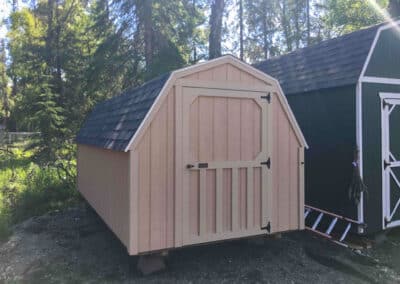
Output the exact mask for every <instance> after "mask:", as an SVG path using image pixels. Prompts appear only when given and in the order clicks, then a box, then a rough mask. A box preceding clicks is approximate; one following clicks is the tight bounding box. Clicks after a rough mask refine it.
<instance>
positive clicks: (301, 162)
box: [298, 146, 305, 230]
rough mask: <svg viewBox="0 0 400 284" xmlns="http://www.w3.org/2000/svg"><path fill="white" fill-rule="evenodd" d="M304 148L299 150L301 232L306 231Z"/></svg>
mask: <svg viewBox="0 0 400 284" xmlns="http://www.w3.org/2000/svg"><path fill="white" fill-rule="evenodd" d="M304 151H305V148H304V146H301V147H299V148H298V156H299V157H298V161H299V230H304V228H305V225H304V205H305V204H304Z"/></svg>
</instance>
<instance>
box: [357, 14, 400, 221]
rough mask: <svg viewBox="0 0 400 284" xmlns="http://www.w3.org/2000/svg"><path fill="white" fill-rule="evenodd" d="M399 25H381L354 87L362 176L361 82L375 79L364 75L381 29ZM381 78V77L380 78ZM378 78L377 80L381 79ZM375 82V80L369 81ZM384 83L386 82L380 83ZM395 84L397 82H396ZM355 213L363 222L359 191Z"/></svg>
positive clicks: (395, 23) (394, 23)
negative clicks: (358, 200)
mask: <svg viewBox="0 0 400 284" xmlns="http://www.w3.org/2000/svg"><path fill="white" fill-rule="evenodd" d="M396 25H397V26H398V25H400V20H399V21H396V22H393V23H389V24H386V25H383V26H381V27H380V28H379V29H378V31H377V32H376V34H375V38H374V41H373V42H372V45H371V47H370V50H369V52H368V56H367V59H366V60H365V62H364V65H363V69H362V71H361V74H360V77H359V79H358V82H357V87H356V137H357V146H358V150H359V160H360V161H359V168H360V175H361V177H363V169H364V162H363V143H362V142H363V131H362V83H366V81H365V80H371V81H372V80H376V79H377V78H375V77H366V76H365V72H366V71H367V68H368V65H369V63H370V61H371V58H372V54H373V53H374V50H375V47H376V44H377V42H378V39H379V37H380V35H381V33H382V31H384V30H387V29H390V28H392V27H394V26H396ZM381 79H382V78H381ZM381 79H378V80H381ZM381 81H382V82H388V80H387V78H386V79H384V80H381ZM371 83H375V82H371ZM382 84H386V83H382ZM396 85H397V84H396ZM357 215H358V221H359V222H361V223H364V194H363V193H361V196H360V202H359V204H358V208H357Z"/></svg>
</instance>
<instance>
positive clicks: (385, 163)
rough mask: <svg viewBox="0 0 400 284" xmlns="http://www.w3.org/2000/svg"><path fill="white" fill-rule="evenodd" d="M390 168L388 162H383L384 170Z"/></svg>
mask: <svg viewBox="0 0 400 284" xmlns="http://www.w3.org/2000/svg"><path fill="white" fill-rule="evenodd" d="M388 166H390V163H389V162H386V160H384V161H383V168H384V169H385V170H386V168H387V167H388Z"/></svg>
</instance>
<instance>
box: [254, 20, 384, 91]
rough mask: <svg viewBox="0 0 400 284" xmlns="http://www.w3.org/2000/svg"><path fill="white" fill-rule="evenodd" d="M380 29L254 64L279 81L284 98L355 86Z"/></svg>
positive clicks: (324, 42)
mask: <svg viewBox="0 0 400 284" xmlns="http://www.w3.org/2000/svg"><path fill="white" fill-rule="evenodd" d="M380 26H381V25H376V26H372V27H369V28H366V29H362V30H359V31H356V32H353V33H350V34H346V35H344V36H341V37H337V38H334V39H330V40H326V41H323V42H321V43H319V44H316V45H313V46H310V47H306V48H303V49H299V50H296V51H294V52H292V53H289V54H287V55H283V56H280V57H276V58H271V59H269V60H266V61H263V62H260V63H257V64H254V67H255V68H257V69H259V70H261V71H263V72H264V73H266V74H268V75H270V76H272V77H275V78H276V79H278V80H279V82H280V84H281V86H282V89H283V91H284V92H285V94H286V95H288V94H296V93H303V92H309V91H314V90H319V89H326V88H333V87H338V86H346V85H350V84H355V83H356V82H357V80H358V78H359V76H360V74H361V71H362V68H363V65H364V62H365V61H366V59H367V56H368V52H369V50H370V48H371V46H372V43H373V41H374V37H375V34H376V32H377V30H378V28H379V27H380Z"/></svg>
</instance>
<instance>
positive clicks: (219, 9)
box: [208, 0, 225, 59]
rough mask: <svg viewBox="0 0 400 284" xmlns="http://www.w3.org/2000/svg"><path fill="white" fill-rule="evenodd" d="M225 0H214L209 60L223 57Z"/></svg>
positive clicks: (211, 15) (211, 16)
mask: <svg viewBox="0 0 400 284" xmlns="http://www.w3.org/2000/svg"><path fill="white" fill-rule="evenodd" d="M224 7H225V1H224V0H213V1H212V4H211V14H210V35H209V39H208V42H209V47H208V48H209V55H208V57H209V59H213V58H216V57H219V56H221V54H222V51H221V39H222V18H223V15H224Z"/></svg>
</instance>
